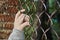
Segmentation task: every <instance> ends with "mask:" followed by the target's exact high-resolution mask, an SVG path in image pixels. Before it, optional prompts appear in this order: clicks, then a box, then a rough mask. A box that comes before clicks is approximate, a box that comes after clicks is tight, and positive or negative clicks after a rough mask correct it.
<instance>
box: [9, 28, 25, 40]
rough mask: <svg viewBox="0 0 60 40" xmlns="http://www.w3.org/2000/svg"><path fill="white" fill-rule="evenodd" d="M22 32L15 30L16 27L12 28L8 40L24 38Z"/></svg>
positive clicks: (22, 39)
mask: <svg viewBox="0 0 60 40" xmlns="http://www.w3.org/2000/svg"><path fill="white" fill-rule="evenodd" d="M24 39H25V37H24V32H23V31H20V30H17V29H13V31H12V33H11V34H10V36H9V38H8V40H24Z"/></svg>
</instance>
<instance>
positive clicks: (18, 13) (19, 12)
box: [15, 9, 25, 19]
mask: <svg viewBox="0 0 60 40" xmlns="http://www.w3.org/2000/svg"><path fill="white" fill-rule="evenodd" d="M24 11H25V9H22V10H20V11H18V12H17V14H16V17H15V18H16V19H17V18H18V17H19V16H20V15H21V13H22V12H24Z"/></svg>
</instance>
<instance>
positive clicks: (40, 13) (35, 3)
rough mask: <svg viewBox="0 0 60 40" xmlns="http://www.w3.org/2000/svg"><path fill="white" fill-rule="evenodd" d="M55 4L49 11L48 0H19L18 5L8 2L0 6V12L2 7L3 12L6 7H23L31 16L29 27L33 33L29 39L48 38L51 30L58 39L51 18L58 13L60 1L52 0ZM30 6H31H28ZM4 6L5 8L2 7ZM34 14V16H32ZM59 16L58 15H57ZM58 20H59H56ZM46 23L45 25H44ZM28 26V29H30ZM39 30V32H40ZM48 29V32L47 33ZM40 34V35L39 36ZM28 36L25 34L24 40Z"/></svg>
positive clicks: (58, 39) (45, 39) (59, 38)
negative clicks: (51, 10)
mask: <svg viewBox="0 0 60 40" xmlns="http://www.w3.org/2000/svg"><path fill="white" fill-rule="evenodd" d="M54 1H55V4H54V6H55V7H56V9H54V10H53V12H50V10H49V0H30V1H29V0H28V3H30V4H28V3H27V0H24V1H22V0H19V4H18V6H12V5H8V4H4V6H3V8H1V10H0V12H2V9H3V11H4V12H6V13H8V10H6V9H7V8H8V7H16V8H18V10H20V9H23V8H25V9H26V13H27V14H28V13H29V14H28V15H29V16H30V18H31V26H33V27H30V28H33V30H34V31H33V33H31V35H32V36H31V37H30V38H31V40H50V39H49V36H48V35H50V34H52V32H53V33H54V34H55V35H56V37H57V40H60V37H59V35H58V34H57V32H56V31H55V30H54V29H53V25H54V23H53V21H52V19H53V18H54V17H55V16H56V15H57V14H58V15H60V13H59V10H60V2H59V0H54ZM30 6H32V7H30ZM4 8H6V9H4ZM33 15H34V17H33ZM59 18H60V17H59ZM58 22H60V21H58ZM46 25H47V27H46ZM30 28H28V30H29V29H30ZM40 31H41V32H40ZM48 31H49V32H50V33H48ZM39 35H40V36H39ZM27 38H29V37H28V35H27V36H26V40H29V39H27Z"/></svg>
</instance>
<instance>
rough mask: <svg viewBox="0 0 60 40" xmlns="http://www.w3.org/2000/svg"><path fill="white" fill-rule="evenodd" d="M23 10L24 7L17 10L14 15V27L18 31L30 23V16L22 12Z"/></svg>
mask: <svg viewBox="0 0 60 40" xmlns="http://www.w3.org/2000/svg"><path fill="white" fill-rule="evenodd" d="M24 11H25V9H23V10H20V11H18V12H17V14H16V16H15V21H14V28H15V29H18V30H20V31H22V30H23V28H24V27H26V26H29V25H30V24H29V19H30V18H29V16H28V15H26V14H23V12H24Z"/></svg>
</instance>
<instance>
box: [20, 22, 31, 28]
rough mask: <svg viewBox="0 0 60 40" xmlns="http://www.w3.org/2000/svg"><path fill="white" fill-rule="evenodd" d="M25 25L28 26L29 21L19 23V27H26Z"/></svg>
mask: <svg viewBox="0 0 60 40" xmlns="http://www.w3.org/2000/svg"><path fill="white" fill-rule="evenodd" d="M26 26H30V24H29V22H25V23H23V24H22V25H21V27H23V28H24V27H26Z"/></svg>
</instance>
